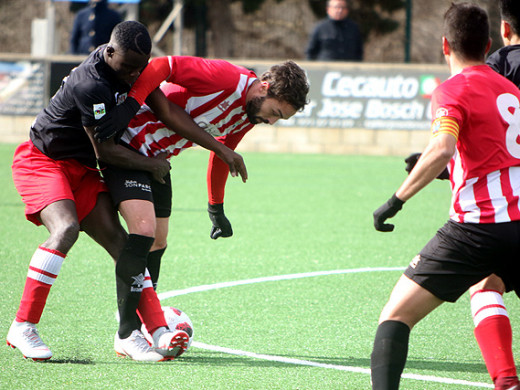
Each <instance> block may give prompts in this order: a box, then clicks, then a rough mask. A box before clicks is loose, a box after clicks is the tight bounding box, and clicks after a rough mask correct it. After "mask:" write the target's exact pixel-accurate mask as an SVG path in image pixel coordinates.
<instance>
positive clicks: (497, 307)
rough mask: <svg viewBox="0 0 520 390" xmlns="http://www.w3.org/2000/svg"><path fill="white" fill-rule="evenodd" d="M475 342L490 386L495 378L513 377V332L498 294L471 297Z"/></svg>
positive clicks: (481, 291)
mask: <svg viewBox="0 0 520 390" xmlns="http://www.w3.org/2000/svg"><path fill="white" fill-rule="evenodd" d="M471 314H472V316H473V322H474V323H475V338H476V339H477V342H478V345H479V347H480V351H481V352H482V356H483V358H484V361H485V362H486V367H487V369H488V372H489V375H490V376H491V379H492V380H493V382H494V381H495V380H496V379H497V378H498V377H507V376H516V367H515V360H514V358H513V350H512V342H513V332H512V330H511V322H510V321H509V316H508V314H507V310H506V307H505V305H504V301H503V299H502V294H500V293H499V292H498V291H494V290H478V291H476V292H475V293H473V295H472V296H471Z"/></svg>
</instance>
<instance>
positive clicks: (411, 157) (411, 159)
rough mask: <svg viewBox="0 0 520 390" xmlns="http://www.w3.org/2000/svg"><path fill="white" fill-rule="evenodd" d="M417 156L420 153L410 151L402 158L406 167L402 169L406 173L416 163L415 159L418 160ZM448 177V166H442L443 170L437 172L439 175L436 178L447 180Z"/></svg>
mask: <svg viewBox="0 0 520 390" xmlns="http://www.w3.org/2000/svg"><path fill="white" fill-rule="evenodd" d="M419 157H421V153H412V154H410V155H409V156H408V157H406V158H405V159H404V162H405V163H406V167H405V168H404V169H405V171H406V172H408V174H410V172H411V171H412V169H413V167H415V164H417V160H419ZM449 178H450V171H448V168H444V170H443V171H442V172H441V173H440V174H439V176H437V177H436V179H439V180H449Z"/></svg>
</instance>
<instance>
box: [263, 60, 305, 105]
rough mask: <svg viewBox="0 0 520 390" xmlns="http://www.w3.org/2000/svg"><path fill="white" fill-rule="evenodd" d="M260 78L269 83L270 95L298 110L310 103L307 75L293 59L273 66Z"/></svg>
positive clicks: (268, 92) (268, 93) (268, 91)
mask: <svg viewBox="0 0 520 390" xmlns="http://www.w3.org/2000/svg"><path fill="white" fill-rule="evenodd" d="M260 80H261V81H266V82H268V83H269V89H268V90H267V96H268V97H270V98H275V99H277V100H279V101H284V102H287V103H289V104H290V105H291V106H293V107H294V108H295V109H296V110H297V111H302V110H303V108H304V107H305V105H306V104H307V103H309V101H308V99H307V94H308V93H309V82H308V81H307V76H306V75H305V71H304V70H303V69H302V68H300V67H299V66H298V65H296V63H294V62H293V61H285V62H284V63H282V64H279V65H274V66H272V67H271V68H270V69H269V70H268V71H266V72H264V73H263V74H262V75H261V76H260Z"/></svg>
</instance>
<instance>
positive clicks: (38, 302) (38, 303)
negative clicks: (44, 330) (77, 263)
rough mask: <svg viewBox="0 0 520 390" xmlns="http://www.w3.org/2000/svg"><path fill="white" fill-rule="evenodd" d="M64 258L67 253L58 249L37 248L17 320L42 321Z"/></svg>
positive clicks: (30, 264) (32, 259)
mask: <svg viewBox="0 0 520 390" xmlns="http://www.w3.org/2000/svg"><path fill="white" fill-rule="evenodd" d="M63 260H65V255H64V254H63V253H60V252H59V251H57V250H53V249H47V248H44V247H42V246H40V247H38V249H36V252H34V254H33V257H32V258H31V262H30V263H29V271H28V272H27V279H26V280H25V287H24V290H23V295H22V299H21V301H20V306H19V308H18V312H17V313H16V321H18V322H24V321H29V322H32V323H34V324H37V323H38V322H40V317H41V316H42V313H43V309H44V307H45V303H46V302H47V296H48V295H49V291H50V289H51V287H52V284H53V283H54V281H55V280H56V278H57V276H58V273H59V272H60V269H61V265H62V264H63Z"/></svg>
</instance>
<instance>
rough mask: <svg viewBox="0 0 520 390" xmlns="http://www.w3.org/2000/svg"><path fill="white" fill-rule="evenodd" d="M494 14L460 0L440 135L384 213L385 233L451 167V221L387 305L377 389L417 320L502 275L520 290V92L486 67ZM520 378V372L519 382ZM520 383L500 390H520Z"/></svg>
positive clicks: (387, 383) (452, 21) (450, 32)
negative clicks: (391, 221)
mask: <svg viewBox="0 0 520 390" xmlns="http://www.w3.org/2000/svg"><path fill="white" fill-rule="evenodd" d="M490 42H491V41H490V39H489V24H488V18H487V15H486V13H485V11H484V10H482V9H481V8H480V7H478V6H476V5H472V4H470V3H459V4H452V5H451V7H450V8H449V9H448V11H447V12H446V14H445V18H444V36H443V39H442V48H443V53H444V55H445V58H446V61H447V63H448V65H449V67H450V71H451V75H452V77H451V78H450V79H448V80H447V81H446V82H444V83H443V84H442V85H441V86H439V87H438V88H437V89H436V90H435V91H434V94H433V96H432V115H433V118H434V120H433V123H432V137H431V139H430V142H429V144H428V146H427V147H426V149H425V151H424V152H423V153H422V155H421V157H420V159H419V160H418V162H417V164H416V166H415V167H414V169H413V170H412V171H411V172H410V175H409V176H408V177H407V178H406V180H405V181H404V182H403V184H402V185H401V186H400V187H399V189H398V190H397V191H396V193H395V194H394V195H393V196H392V197H391V198H390V199H389V200H388V201H387V202H386V203H385V204H383V205H382V206H381V207H380V208H379V209H377V210H376V211H375V212H374V225H375V227H376V229H377V230H379V231H392V230H393V228H394V226H393V225H390V224H386V223H385V221H386V220H387V219H388V218H392V217H393V216H395V215H396V214H397V212H399V211H400V210H401V208H402V206H403V204H404V203H405V202H406V201H408V200H409V199H410V198H412V197H413V196H414V195H415V194H416V193H417V192H419V191H420V190H421V189H422V188H424V187H425V186H426V185H427V184H429V183H430V182H431V181H433V180H434V179H435V178H436V177H437V176H438V175H439V174H440V173H441V172H442V171H443V170H444V168H445V167H446V165H448V164H449V166H450V180H451V186H452V195H453V196H452V205H451V210H450V220H449V221H448V222H447V223H446V224H445V225H444V226H443V227H442V228H441V229H439V231H438V232H437V234H436V235H435V236H434V237H433V239H432V240H430V242H429V243H428V244H427V245H426V246H425V247H424V248H423V249H422V250H421V251H420V253H419V255H417V256H416V257H415V258H414V259H413V260H412V262H411V263H410V265H409V267H408V268H407V269H406V270H405V272H404V275H403V276H402V277H401V278H400V279H399V281H398V282H397V284H396V286H395V287H394V290H393V292H392V294H391V296H390V299H389V300H388V302H387V304H386V305H385V307H384V309H383V311H382V313H381V316H380V319H379V326H378V329H377V332H376V336H375V340H374V347H373V351H372V358H371V369H372V386H373V389H387V390H388V389H397V388H398V387H399V382H400V376H401V373H402V371H403V369H404V365H405V363H406V356H407V353H408V339H409V334H410V331H411V329H412V328H413V326H414V325H415V324H416V323H418V322H419V321H420V320H421V319H422V318H424V317H425V316H426V315H427V314H428V313H430V312H431V311H432V310H434V309H435V308H436V307H438V306H439V305H440V304H442V303H443V302H444V301H448V302H454V301H456V300H457V299H458V298H459V297H460V296H461V295H462V294H463V293H464V292H465V291H466V290H468V289H469V288H470V287H471V286H472V285H474V284H475V283H477V282H479V281H481V280H482V279H484V278H485V277H487V276H489V275H491V274H493V273H495V274H497V275H499V276H505V275H508V276H510V277H509V282H510V286H511V287H512V288H514V289H515V290H517V291H518V289H519V288H520V283H519V282H520V280H519V278H520V272H519V271H520V262H519V261H518V253H519V251H520V209H519V195H520V154H519V153H518V152H519V146H518V144H517V137H518V135H520V127H519V126H520V93H519V91H518V88H517V87H516V86H515V85H514V84H513V83H511V82H510V81H508V80H507V79H505V78H504V77H502V76H501V75H499V74H497V73H495V72H494V71H493V70H491V69H490V68H488V67H487V66H486V65H485V64H484V59H485V54H486V53H487V51H488V50H489V47H490ZM513 379H516V378H513ZM517 383H518V382H517V381H516V382H512V383H511V385H509V384H508V385H507V386H505V384H504V383H498V382H495V386H496V387H495V388H496V389H506V388H507V389H516V388H517V387H516V386H517Z"/></svg>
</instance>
